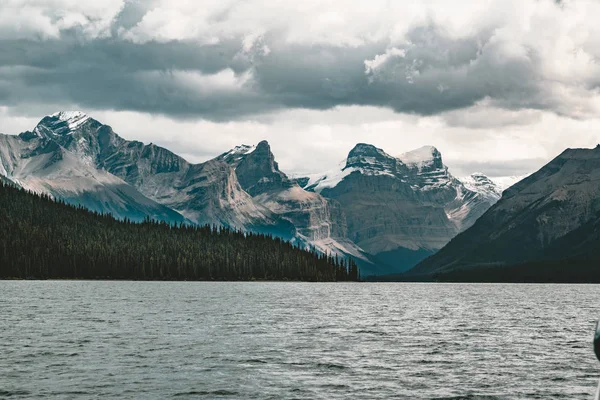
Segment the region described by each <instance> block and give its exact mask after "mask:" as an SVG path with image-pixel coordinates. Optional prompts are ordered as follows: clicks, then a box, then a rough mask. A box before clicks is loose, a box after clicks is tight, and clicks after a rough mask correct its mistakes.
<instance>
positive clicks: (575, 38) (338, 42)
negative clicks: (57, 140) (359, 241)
mask: <svg viewBox="0 0 600 400" xmlns="http://www.w3.org/2000/svg"><path fill="white" fill-rule="evenodd" d="M599 15H600V2H599V1H597V0H562V1H557V0H471V1H469V0H466V1H460V2H456V1H453V2H452V1H448V0H424V1H421V2H416V1H408V0H407V1H403V0H369V1H361V0H319V1H317V0H302V1H285V0H278V1H276V0H239V1H234V0H202V1H201V2H197V1H185V0H179V1H177V0H144V1H136V0H131V1H123V0H102V1H82V0H45V1H44V0H3V1H2V2H1V3H0V132H3V133H19V132H21V131H24V130H27V129H32V128H33V127H34V126H35V124H36V123H37V122H38V121H39V120H40V119H41V117H42V116H44V115H46V114H50V113H54V112H56V111H59V110H71V109H76V110H82V111H84V112H86V113H88V114H89V115H90V116H92V117H93V118H96V119H97V120H99V121H100V122H103V123H106V124H109V125H111V126H112V127H113V128H114V130H115V131H116V132H118V133H119V134H120V135H121V136H123V137H125V138H127V139H137V140H141V141H145V142H150V141H151V142H154V143H157V144H160V145H163V146H165V147H167V148H169V149H171V150H173V151H175V152H177V153H179V154H181V155H183V156H184V157H186V158H187V159H189V160H190V161H195V162H199V161H203V160H206V159H209V158H212V157H214V156H216V155H218V154H220V153H222V152H224V151H226V150H228V149H229V148H231V147H233V146H235V145H237V144H242V143H244V144H254V143H257V142H258V141H260V140H262V139H267V140H269V142H270V143H271V146H272V149H273V151H274V153H275V156H276V158H277V160H278V161H279V163H280V166H281V168H282V169H283V170H284V171H285V172H290V173H299V174H301V173H310V172H318V171H321V170H327V169H330V168H332V167H333V166H335V165H337V164H338V163H339V161H340V160H342V159H344V158H345V156H346V154H347V153H348V151H349V150H350V149H351V148H352V147H353V146H354V145H355V144H356V143H358V142H366V143H372V144H375V145H376V146H378V147H381V148H383V149H384V150H385V151H387V152H388V153H390V154H392V155H397V154H400V153H402V152H405V151H408V150H411V149H413V148H416V147H420V146H422V145H434V146H436V147H437V148H438V149H439V150H440V151H441V152H442V155H443V157H444V160H445V162H446V164H447V165H448V166H449V167H450V169H451V171H452V172H453V173H454V174H455V175H458V176H461V175H465V174H469V173H471V172H476V171H480V172H484V173H486V174H488V175H490V176H507V175H522V174H526V173H530V172H533V171H535V170H536V169H538V168H539V167H541V166H542V165H543V164H545V163H546V162H547V161H549V160H550V159H552V158H553V157H555V156H556V155H557V154H559V153H560V152H561V151H562V150H564V149H565V148H567V147H592V146H595V145H596V144H597V143H599V142H600V113H599V112H600V92H599V89H600V64H599V63H598V58H599V57H600V24H599V23H598V21H597V17H598V16H599Z"/></svg>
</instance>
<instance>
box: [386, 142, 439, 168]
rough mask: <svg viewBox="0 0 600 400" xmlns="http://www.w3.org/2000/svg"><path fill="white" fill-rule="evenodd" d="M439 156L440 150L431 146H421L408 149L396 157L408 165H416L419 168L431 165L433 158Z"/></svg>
mask: <svg viewBox="0 0 600 400" xmlns="http://www.w3.org/2000/svg"><path fill="white" fill-rule="evenodd" d="M439 157H440V152H439V151H438V149H436V148H435V147H433V146H423V147H420V148H418V149H415V150H411V151H408V152H406V153H403V154H400V155H399V156H398V157H396V158H397V159H398V160H400V161H402V162H403V163H404V164H406V165H407V166H410V167H416V168H418V169H419V170H421V169H423V168H426V167H431V166H432V165H433V164H434V162H435V160H436V159H438V158H439Z"/></svg>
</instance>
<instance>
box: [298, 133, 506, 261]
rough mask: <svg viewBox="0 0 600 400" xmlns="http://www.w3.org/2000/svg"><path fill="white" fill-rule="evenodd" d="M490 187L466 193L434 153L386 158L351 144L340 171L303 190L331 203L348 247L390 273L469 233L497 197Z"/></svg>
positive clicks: (370, 148) (315, 178)
mask: <svg viewBox="0 0 600 400" xmlns="http://www.w3.org/2000/svg"><path fill="white" fill-rule="evenodd" d="M489 185H490V187H491V186H493V182H491V181H490V182H489ZM490 187H487V188H486V187H485V186H484V185H472V186H471V187H467V186H466V185H464V184H463V183H462V182H461V181H459V180H458V179H456V178H454V177H453V176H452V175H451V174H450V173H449V172H448V168H447V167H446V166H445V165H444V163H443V161H442V156H441V154H440V152H439V151H438V150H437V149H436V148H435V147H431V146H426V147H423V148H420V149H417V150H414V151H411V152H408V153H404V154H402V155H400V156H398V157H393V156H391V155H389V154H387V153H385V152H384V151H383V150H382V149H379V148H376V147H375V146H372V145H369V144H358V145H357V146H356V147H354V149H352V150H351V151H350V153H349V154H348V158H347V159H346V160H345V162H342V163H341V164H340V168H339V169H337V170H332V171H329V172H327V173H326V174H323V175H315V176H311V177H310V178H309V180H308V182H307V183H306V189H307V190H311V191H315V192H318V193H320V194H321V195H323V196H324V197H325V198H327V199H332V200H336V201H338V202H339V203H340V204H341V207H342V209H343V210H344V212H345V214H346V219H347V227H348V228H347V229H348V237H349V238H350V240H352V241H353V242H354V243H356V244H357V245H358V246H359V247H360V248H362V249H364V250H365V251H366V252H368V253H370V254H373V255H375V257H377V259H378V260H379V261H381V262H382V263H384V264H386V265H389V266H390V267H391V269H393V270H395V271H402V270H407V269H409V268H410V267H412V266H414V265H415V264H416V263H417V262H419V261H420V260H422V259H423V258H425V257H427V256H428V255H431V254H433V253H435V252H436V251H437V250H439V249H440V248H442V247H443V246H444V245H445V244H446V243H448V242H449V241H450V239H452V238H453V237H454V236H456V234H458V233H459V232H460V231H461V230H463V229H466V228H467V227H469V226H470V225H472V224H473V223H474V222H475V220H476V219H477V218H478V217H479V216H480V215H481V214H483V212H485V211H486V210H487V208H489V207H490V206H491V205H492V204H494V203H495V202H496V201H497V200H498V198H499V197H500V193H499V191H498V190H495V191H489V189H490ZM484 188H485V189H488V191H489V192H486V190H484Z"/></svg>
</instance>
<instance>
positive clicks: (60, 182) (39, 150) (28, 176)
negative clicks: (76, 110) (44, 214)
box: [0, 114, 185, 222]
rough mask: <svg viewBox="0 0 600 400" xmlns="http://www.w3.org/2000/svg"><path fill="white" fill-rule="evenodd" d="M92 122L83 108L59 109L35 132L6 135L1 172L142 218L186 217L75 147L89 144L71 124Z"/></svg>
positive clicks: (0, 145) (0, 144)
mask: <svg viewBox="0 0 600 400" xmlns="http://www.w3.org/2000/svg"><path fill="white" fill-rule="evenodd" d="M69 118H70V119H69ZM86 123H87V124H89V125H92V124H93V123H92V122H91V120H89V119H85V120H83V118H80V116H79V114H76V115H75V116H72V115H65V114H55V115H53V116H50V117H46V118H44V120H42V122H40V124H39V125H38V126H37V127H36V128H35V129H34V130H33V131H32V132H24V133H22V134H21V135H19V136H9V135H0V175H3V176H4V177H5V179H6V180H9V181H11V182H14V183H16V184H17V185H19V186H21V187H23V188H25V189H28V190H32V191H35V192H42V193H47V194H50V195H51V196H53V197H55V198H61V199H63V200H65V201H66V202H68V203H73V204H80V205H83V206H85V207H87V208H89V209H91V210H94V211H98V212H108V213H112V214H114V215H116V216H119V217H122V218H124V217H127V218H130V219H132V220H136V221H141V220H143V219H144V218H145V217H146V216H150V217H152V218H154V219H158V220H164V221H168V222H184V221H185V219H184V217H183V216H182V215H181V214H179V213H177V212H176V211H174V210H172V209H171V208H169V207H166V206H164V205H161V204H159V203H157V202H156V201H154V200H152V199H150V198H148V197H146V196H144V195H142V194H141V193H140V192H139V191H137V190H136V189H135V188H133V187H132V186H130V185H128V184H127V182H125V181H123V180H122V179H120V178H119V177H117V176H115V175H113V174H111V173H109V172H107V171H105V170H101V169H97V168H96V167H95V165H94V162H93V160H92V158H91V157H90V154H89V153H88V152H86V153H77V152H72V151H70V150H69V149H70V148H77V147H84V144H83V141H84V140H82V139H81V137H79V136H76V135H73V136H72V135H71V132H72V131H71V129H73V130H75V129H77V128H79V127H81V128H82V133H83V132H87V128H88V125H86Z"/></svg>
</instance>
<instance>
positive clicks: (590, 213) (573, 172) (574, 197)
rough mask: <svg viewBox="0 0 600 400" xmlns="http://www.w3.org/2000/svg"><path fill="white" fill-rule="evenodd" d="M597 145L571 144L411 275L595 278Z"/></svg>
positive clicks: (599, 234) (599, 190) (599, 202)
mask: <svg viewBox="0 0 600 400" xmlns="http://www.w3.org/2000/svg"><path fill="white" fill-rule="evenodd" d="M599 248H600V145H598V146H597V147H596V148H594V149H567V150H565V151H564V152H563V153H561V154H560V155H559V156H558V157H556V158H555V159H554V160H552V161H551V162H549V163H548V164H547V165H545V166H544V167H542V168H541V169H540V170H539V171H537V172H536V173H534V174H532V175H530V176H529V177H527V178H525V179H523V180H522V181H520V182H519V183H517V184H515V185H513V186H511V187H510V188H509V189H507V190H506V191H505V192H504V193H503V195H502V198H501V199H500V201H498V202H497V203H496V204H495V205H494V206H492V207H491V208H490V209H489V210H488V211H487V212H485V213H484V214H483V215H482V216H481V218H479V219H478V220H477V222H475V224H474V225H473V226H472V227H471V228H470V229H468V230H466V231H465V232H463V233H461V234H459V235H458V236H457V237H455V238H454V239H452V241H450V243H449V244H448V245H447V246H445V247H444V248H443V249H442V250H441V251H439V252H437V253H436V254H434V255H432V256H431V257H429V258H428V259H426V260H424V261H422V262H421V263H420V264H419V265H417V266H416V267H414V268H413V269H412V270H411V271H410V272H409V274H410V275H411V276H412V277H413V278H414V277H418V276H421V277H424V276H429V277H434V278H441V279H460V280H481V279H482V278H483V279H489V280H503V281H506V280H508V281H514V280H523V281H540V280H543V281H582V282H586V281H588V282H589V281H590V280H589V279H588V278H589V277H590V276H592V275H593V277H594V279H595V280H594V281H596V279H598V276H597V275H598V272H597V271H600V268H598V266H599V265H600V254H599V253H598V249H599Z"/></svg>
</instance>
